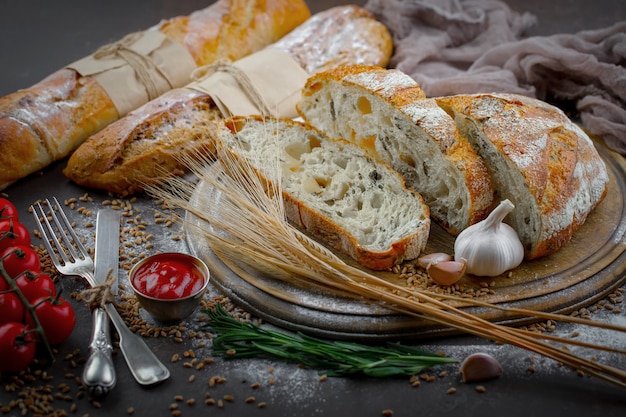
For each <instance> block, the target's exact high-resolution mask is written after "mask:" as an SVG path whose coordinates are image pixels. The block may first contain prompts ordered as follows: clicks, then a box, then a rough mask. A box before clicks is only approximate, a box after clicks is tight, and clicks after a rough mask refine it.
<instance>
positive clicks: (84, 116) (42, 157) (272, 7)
mask: <svg viewBox="0 0 626 417" xmlns="http://www.w3.org/2000/svg"><path fill="white" fill-rule="evenodd" d="M241 3H242V2H235V1H231V0H218V1H217V2H215V3H213V4H212V5H210V6H209V7H207V8H206V9H203V10H200V11H197V12H194V13H192V14H191V15H189V16H182V17H177V18H173V19H170V20H167V21H164V22H163V23H161V24H160V25H158V26H156V27H154V28H152V29H151V30H158V31H161V32H162V33H164V34H166V35H167V36H169V37H171V39H173V40H174V41H175V42H177V43H179V44H182V45H184V46H185V48H186V49H187V50H188V51H189V53H190V54H191V56H192V57H193V59H194V60H195V61H196V64H197V65H205V64H209V63H211V62H213V61H214V60H215V59H216V58H230V59H237V58H240V57H242V56H245V55H247V54H249V53H251V52H254V51H257V50H259V49H261V48H263V47H265V46H267V45H268V44H270V43H272V42H275V41H276V40H278V39H279V38H281V37H282V36H283V35H284V34H286V33H288V32H289V31H290V30H292V29H293V28H294V27H296V26H297V25H299V24H300V23H302V22H303V21H304V20H305V19H307V18H308V17H309V15H310V12H309V10H308V8H307V6H306V3H305V2H304V1H303V0H268V1H263V2H244V4H241ZM187 82H188V81H187ZM122 84H123V82H122ZM182 85H185V83H182V84H181V85H177V86H174V87H180V86H182ZM119 117H120V114H119V112H118V109H117V108H116V107H115V105H114V104H113V101H112V100H111V98H110V97H109V95H108V94H107V93H106V92H105V90H104V89H103V88H102V86H101V85H100V84H99V83H97V82H95V81H94V79H93V78H92V77H90V76H81V74H79V73H77V72H76V71H75V70H73V69H69V68H63V69H60V70H59V71H57V72H55V73H53V74H51V75H50V76H48V77H47V78H45V79H43V80H42V81H40V82H39V83H37V84H35V85H33V86H32V87H30V88H27V89H24V90H20V91H17V92H15V93H12V94H9V95H7V96H5V97H2V98H0V165H2V167H3V169H2V171H0V189H3V188H5V187H7V186H8V185H9V184H11V183H13V182H15V181H17V180H18V179H20V178H22V177H25V176H27V175H29V174H31V173H33V172H36V171H38V170H40V169H42V168H44V167H46V166H47V165H48V164H50V163H51V162H53V161H55V160H58V159H61V158H63V157H65V156H66V155H67V154H68V153H69V152H71V151H72V150H73V149H75V148H76V147H78V145H80V144H81V143H82V142H83V141H84V140H85V139H86V138H87V137H89V136H90V135H92V134H94V133H95V132H97V131H99V130H100V129H102V128H103V127H104V126H106V125H108V124H109V123H111V122H113V121H115V120H117V119H118V118H119Z"/></svg>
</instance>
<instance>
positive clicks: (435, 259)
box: [417, 252, 452, 269]
mask: <svg viewBox="0 0 626 417" xmlns="http://www.w3.org/2000/svg"><path fill="white" fill-rule="evenodd" d="M451 260H452V255H448V254H447V253H442V252H434V253H429V254H428V255H424V256H420V257H419V258H417V264H418V265H419V266H421V267H422V268H424V269H427V268H428V267H429V266H430V264H436V263H439V262H443V261H451Z"/></svg>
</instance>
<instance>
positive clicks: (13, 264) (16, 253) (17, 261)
mask: <svg viewBox="0 0 626 417" xmlns="http://www.w3.org/2000/svg"><path fill="white" fill-rule="evenodd" d="M0 259H1V260H2V265H3V266H4V270H5V271H6V273H7V274H8V275H9V276H10V277H11V278H15V277H17V276H18V275H19V274H21V273H22V272H24V271H31V272H33V273H35V274H37V273H39V272H41V263H40V262H39V255H38V254H37V252H35V250H34V249H33V248H31V247H30V246H12V247H10V248H7V249H5V250H4V252H2V253H1V254H0Z"/></svg>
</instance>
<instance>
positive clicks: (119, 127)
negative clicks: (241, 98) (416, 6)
mask: <svg viewBox="0 0 626 417" xmlns="http://www.w3.org/2000/svg"><path fill="white" fill-rule="evenodd" d="M321 45H324V46H328V49H326V48H323V47H321ZM269 48H272V49H278V50H281V51H283V52H286V53H288V54H289V55H291V56H292V57H294V59H295V60H296V62H298V63H299V64H300V65H301V66H302V67H303V68H304V69H306V70H307V71H313V72H316V71H318V70H321V69H326V68H328V67H330V66H332V65H334V64H336V63H338V62H341V63H355V62H369V63H374V64H377V65H385V64H386V63H387V62H388V61H389V57H390V56H391V52H392V47H391V35H390V34H389V33H388V32H387V29H386V28H385V27H384V26H383V25H382V23H380V22H378V21H376V20H375V19H374V17H373V15H372V14H371V13H369V12H368V11H367V10H365V9H363V8H360V7H357V6H340V7H334V8H331V9H328V10H325V11H323V12H320V13H317V14H316V15H315V16H313V17H311V18H310V19H308V20H307V21H306V22H304V23H303V24H301V25H300V26H299V27H297V28H296V29H294V30H293V31H292V32H290V33H289V34H287V35H286V36H284V37H283V38H281V39H280V40H278V41H277V42H275V43H273V44H271V45H270V46H269ZM217 118H218V109H217V107H216V106H215V105H214V103H213V101H212V100H211V98H210V96H209V95H208V94H204V93H200V92H198V91H196V90H193V89H188V88H180V89H176V90H173V91H171V92H169V93H166V94H164V95H162V96H161V97H159V98H157V99H155V100H152V101H151V102H149V103H147V104H145V105H144V106H141V107H139V108H138V109H136V110H134V111H132V112H130V113H129V114H127V115H126V116H125V117H123V118H121V119H120V120H118V121H116V122H114V123H112V124H110V125H109V126H107V127H106V128H104V129H102V130H101V131H99V132H98V133H97V134H95V135H93V136H91V137H90V138H88V139H87V140H86V141H85V143H84V144H82V145H81V146H80V147H79V148H78V149H77V150H76V151H75V152H74V153H73V154H72V156H71V157H70V159H69V161H68V164H67V167H66V168H65V169H64V171H63V173H64V174H65V175H66V176H67V177H68V178H70V179H71V180H72V181H74V182H75V183H77V184H79V185H83V186H86V187H90V188H98V189H104V190H107V191H109V192H112V193H115V194H120V195H128V194H133V193H135V192H139V191H141V190H142V189H143V187H144V185H145V184H150V183H154V182H155V181H158V180H159V179H162V178H163V176H164V173H166V172H167V171H164V170H163V169H161V168H167V169H169V170H170V172H169V173H168V175H178V174H180V173H181V172H183V169H184V167H183V166H182V165H181V163H180V156H182V155H186V154H190V155H193V154H194V153H195V152H196V151H197V150H198V149H199V148H201V147H202V148H204V149H212V147H213V145H212V143H211V142H212V141H213V140H214V138H215V137H214V135H213V133H212V132H214V130H215V126H214V122H215V121H216V120H217ZM212 124H213V125H212Z"/></svg>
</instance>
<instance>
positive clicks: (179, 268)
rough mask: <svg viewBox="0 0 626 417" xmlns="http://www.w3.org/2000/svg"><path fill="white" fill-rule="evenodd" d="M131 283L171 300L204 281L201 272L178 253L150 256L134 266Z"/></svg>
mask: <svg viewBox="0 0 626 417" xmlns="http://www.w3.org/2000/svg"><path fill="white" fill-rule="evenodd" d="M132 280H133V286H134V287H135V288H136V289H137V290H138V291H140V292H141V293H142V294H145V295H147V296H149V297H153V298H159V299H162V300H172V299H177V298H183V297H188V296H190V295H192V294H195V293H196V292H198V291H199V290H200V289H201V288H202V286H203V285H204V277H203V275H202V272H201V271H200V270H199V269H198V268H197V267H196V266H195V265H194V264H193V263H190V262H189V260H188V259H187V258H186V257H185V256H184V255H182V254H176V253H167V254H160V255H156V256H154V257H153V258H152V259H151V260H149V261H147V262H145V263H144V264H142V265H139V267H138V268H137V269H136V270H135V273H134V274H133V277H132Z"/></svg>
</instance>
